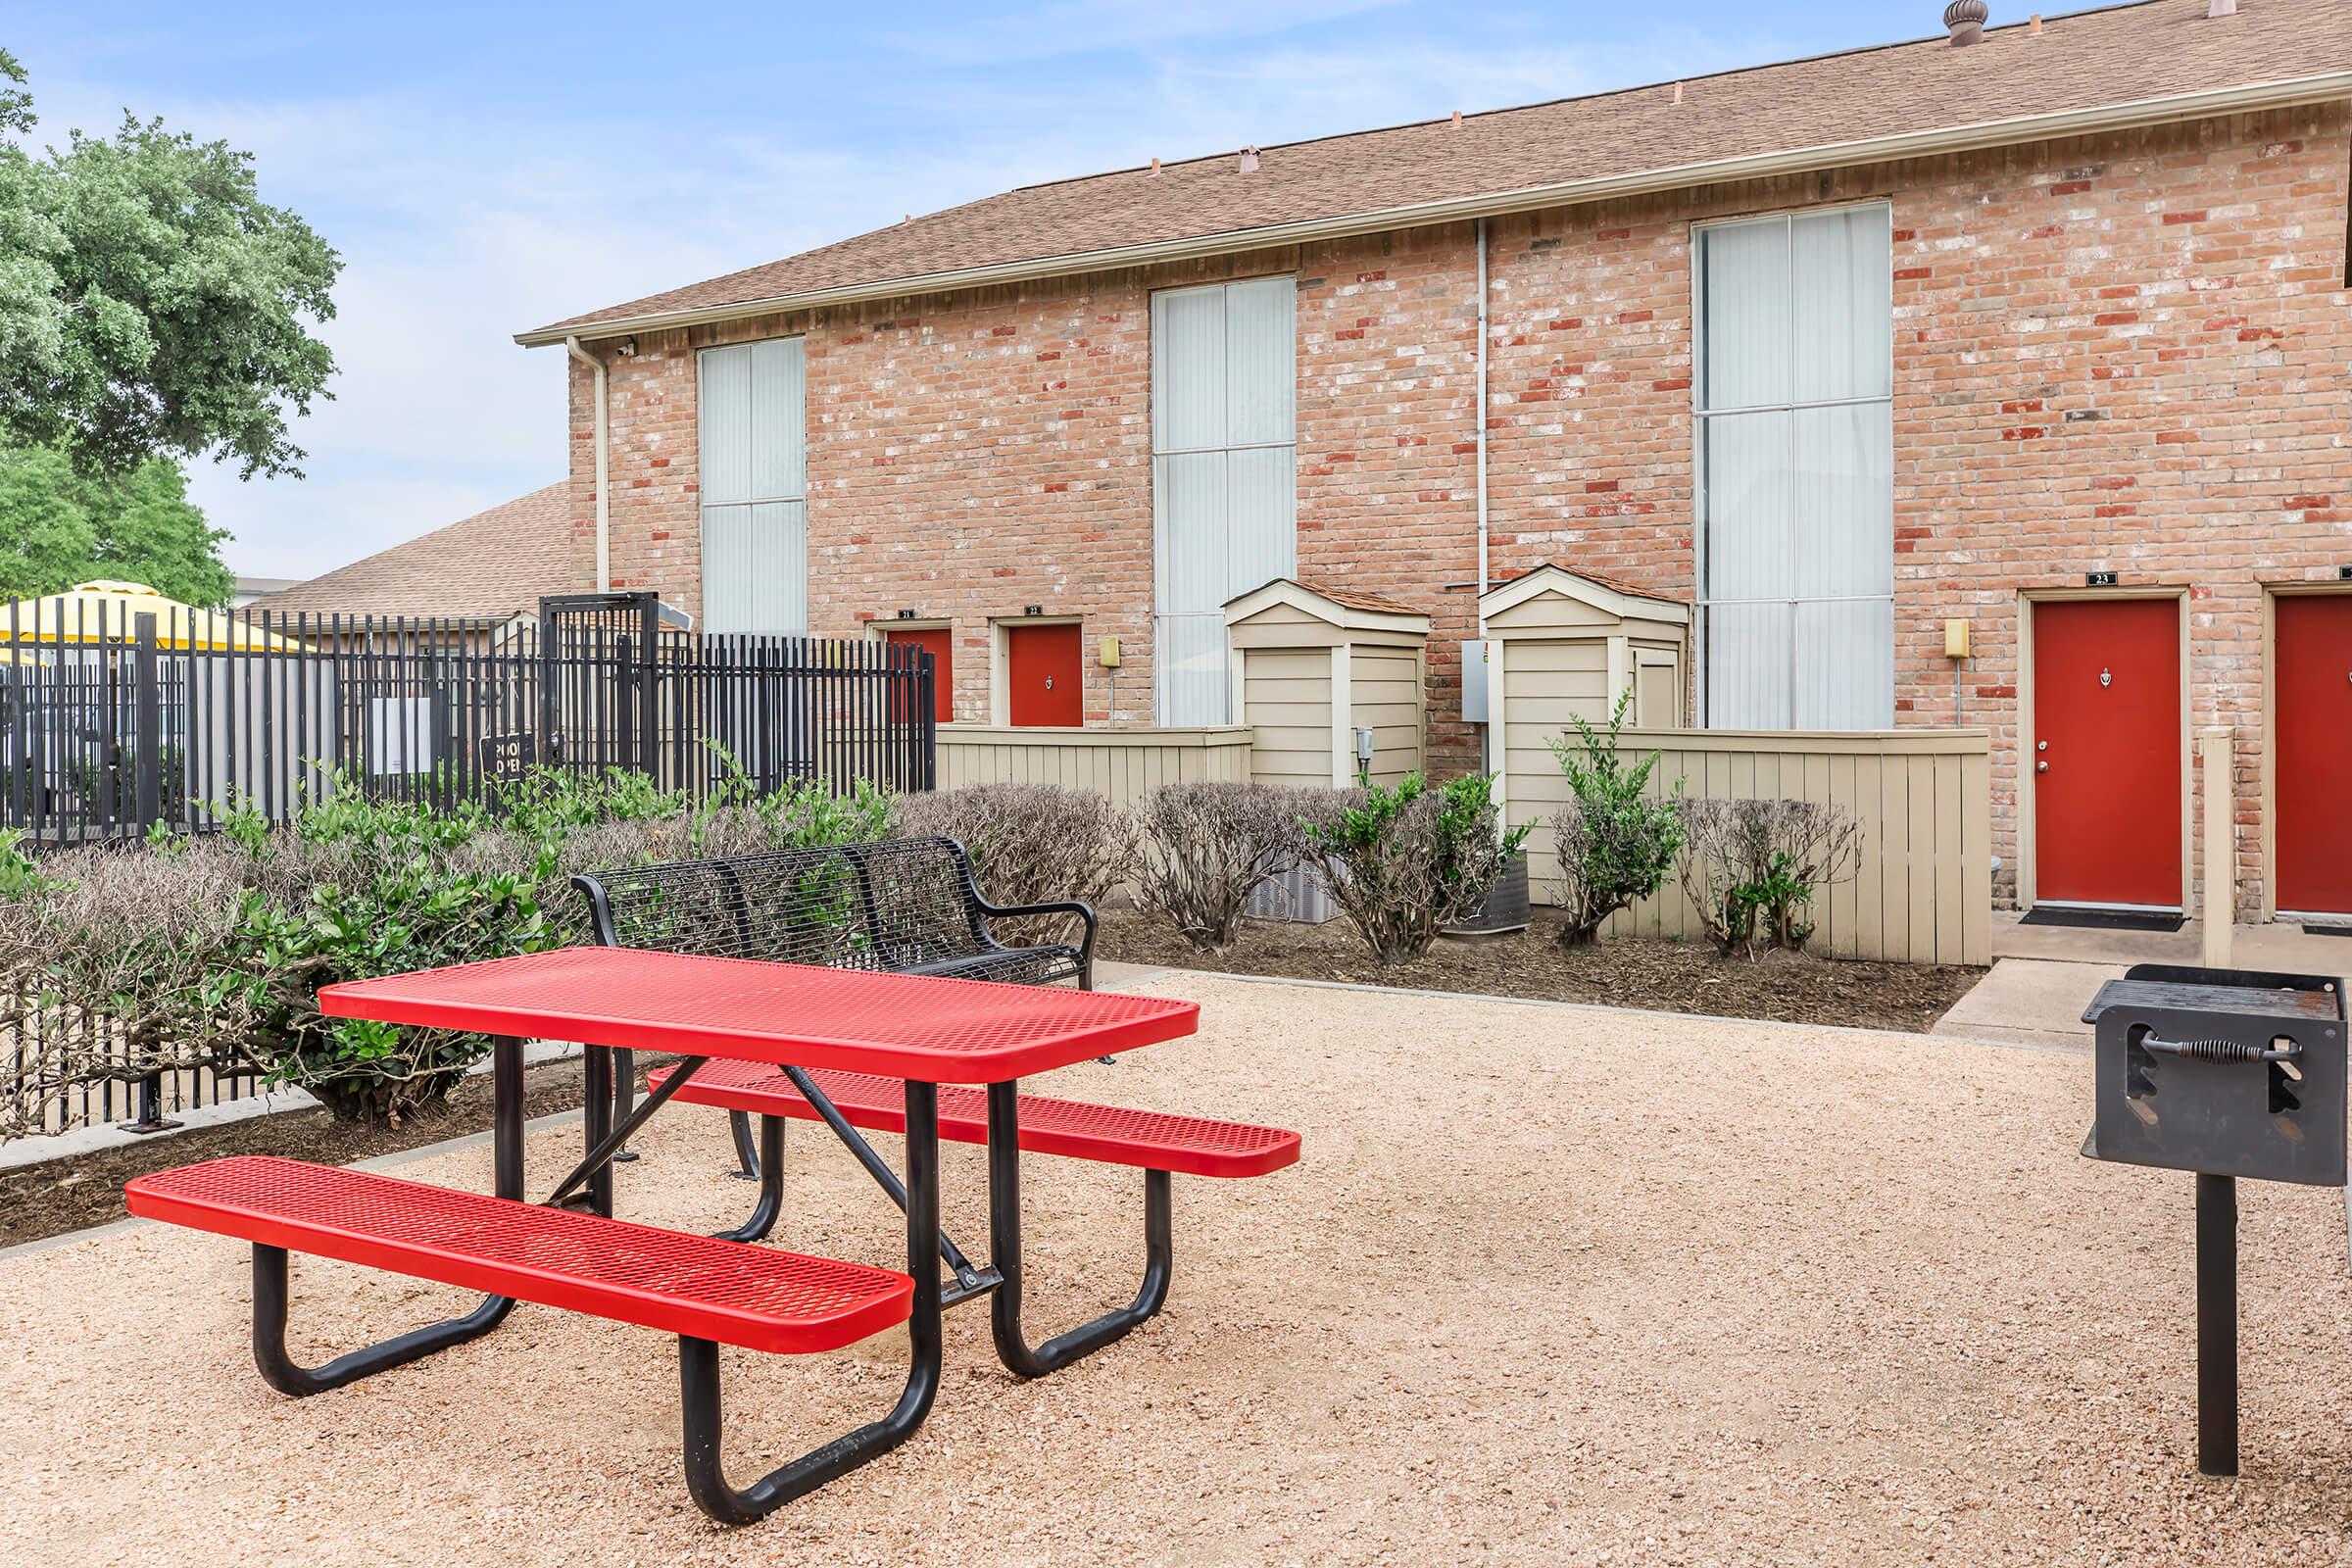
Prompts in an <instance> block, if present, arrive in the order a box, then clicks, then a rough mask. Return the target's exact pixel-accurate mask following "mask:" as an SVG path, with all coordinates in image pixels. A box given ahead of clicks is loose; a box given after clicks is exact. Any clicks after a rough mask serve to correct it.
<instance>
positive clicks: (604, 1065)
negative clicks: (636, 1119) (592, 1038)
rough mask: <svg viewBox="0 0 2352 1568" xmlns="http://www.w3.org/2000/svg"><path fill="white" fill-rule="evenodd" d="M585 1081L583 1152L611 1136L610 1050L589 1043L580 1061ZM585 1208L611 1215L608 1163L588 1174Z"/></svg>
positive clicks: (582, 1092) (611, 1054) (582, 1107)
mask: <svg viewBox="0 0 2352 1568" xmlns="http://www.w3.org/2000/svg"><path fill="white" fill-rule="evenodd" d="M582 1074H583V1077H584V1079H585V1082H584V1083H583V1084H582V1085H581V1097H580V1098H581V1111H582V1114H581V1117H580V1128H581V1140H582V1142H581V1145H580V1149H581V1152H583V1153H585V1152H587V1151H589V1150H592V1149H594V1148H595V1147H596V1146H597V1145H599V1144H601V1143H603V1142H604V1141H605V1140H606V1139H607V1138H609V1137H611V1136H612V1135H613V1108H614V1107H613V1053H612V1051H611V1050H609V1049H608V1048H606V1047H604V1046H590V1047H588V1048H587V1052H586V1055H585V1058H584V1061H583V1063H582ZM588 1207H589V1209H590V1210H591V1211H592V1212H594V1213H598V1214H602V1215H604V1216H605V1218H607V1219H611V1218H612V1217H613V1166H612V1163H611V1162H610V1161H607V1162H606V1163H604V1164H601V1165H599V1166H597V1167H596V1169H595V1170H593V1171H591V1172H590V1173H589V1175H588Z"/></svg>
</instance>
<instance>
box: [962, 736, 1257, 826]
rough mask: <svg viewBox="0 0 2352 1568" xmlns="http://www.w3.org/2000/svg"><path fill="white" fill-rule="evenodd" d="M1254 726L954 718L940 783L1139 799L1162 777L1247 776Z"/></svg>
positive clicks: (1123, 801)
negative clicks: (1116, 725)
mask: <svg viewBox="0 0 2352 1568" xmlns="http://www.w3.org/2000/svg"><path fill="white" fill-rule="evenodd" d="M1249 777H1250V726H1248V725H1247V724H1225V725H1216V726H1211V727H1207V728H1200V729H1016V728H1013V727H1011V726H1009V725H1001V724H947V725H943V726H941V728H940V730H939V787H940V788H941V789H943V790H952V789H956V788H957V787H959V786H961V785H965V784H1060V785H1064V786H1066V787H1068V788H1070V789H1076V790H1094V791H1096V792H1098V793H1099V794H1103V795H1107V796H1109V797H1110V799H1111V801H1112V803H1113V804H1114V805H1118V806H1133V805H1135V804H1136V803H1137V802H1138V801H1141V800H1142V799H1143V798H1144V797H1145V796H1146V795H1148V794H1150V793H1151V792H1152V791H1153V790H1155V789H1157V788H1159V786H1161V785H1162V784H1193V783H1200V782H1203V781H1208V780H1231V781H1236V782H1247V781H1248V779H1249Z"/></svg>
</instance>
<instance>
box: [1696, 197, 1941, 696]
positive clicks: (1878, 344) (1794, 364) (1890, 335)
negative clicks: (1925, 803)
mask: <svg viewBox="0 0 2352 1568" xmlns="http://www.w3.org/2000/svg"><path fill="white" fill-rule="evenodd" d="M1889 221H1890V220H1889V212H1888V209H1887V208H1886V207H1885V206H1879V205H1874V206H1868V207H1856V208H1843V209H1838V210H1835V211H1830V212H1820V213H1802V214H1794V215H1789V216H1784V217H1776V218H1763V219H1750V220H1743V221H1739V222H1731V223H1718V224H1711V225H1708V226H1706V227H1703V228H1701V229H1699V231H1698V235H1697V239H1698V245H1697V268H1698V276H1697V284H1698V355H1697V358H1698V375H1697V388H1696V390H1697V413H1698V419H1697V425H1698V463H1699V473H1700V486H1699V533H1698V539H1699V544H1698V548H1699V614H1700V635H1701V637H1702V638H1703V639H1704V656H1705V696H1706V720H1707V723H1708V724H1710V725H1712V726H1714V727H1716V728H1719V729H1886V728H1889V727H1891V726H1892V724H1893V722H1894V415H1893V354H1894V324H1893V302H1892V294H1891V289H1892V282H1891V278H1892V272H1891V268H1892V265H1893V263H1892V242H1891V235H1890V232H1889Z"/></svg>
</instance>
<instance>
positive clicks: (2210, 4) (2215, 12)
mask: <svg viewBox="0 0 2352 1568" xmlns="http://www.w3.org/2000/svg"><path fill="white" fill-rule="evenodd" d="M2236 15H2237V0H2205V20H2206V21H2208V22H2211V21H2212V20H2213V19H2214V18H2216V17H2234V16H2236Z"/></svg>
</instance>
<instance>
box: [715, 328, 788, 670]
mask: <svg viewBox="0 0 2352 1568" xmlns="http://www.w3.org/2000/svg"><path fill="white" fill-rule="evenodd" d="M699 368H700V369H701V372H702V393H701V416H700V418H699V420H698V423H699V425H700V429H701V437H702V487H703V488H702V501H703V627H704V629H705V630H707V631H714V632H805V631H807V630H808V629H809V442H808V433H809V413H808V403H809V369H808V360H807V357H806V355H805V353H804V351H803V349H802V345H801V340H800V339H799V338H797V337H778V338H768V339H766V340H764V341H762V342H759V343H737V344H733V345H731V346H729V347H727V348H723V349H705V350H703V352H702V357H701V359H700V361H699Z"/></svg>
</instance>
